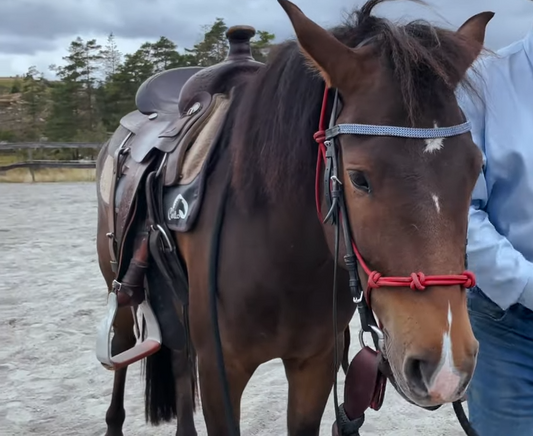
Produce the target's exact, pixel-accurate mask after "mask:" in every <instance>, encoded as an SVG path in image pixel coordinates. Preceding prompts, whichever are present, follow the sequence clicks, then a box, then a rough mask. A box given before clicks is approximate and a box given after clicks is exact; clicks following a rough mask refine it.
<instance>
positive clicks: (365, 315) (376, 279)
mask: <svg viewBox="0 0 533 436" xmlns="http://www.w3.org/2000/svg"><path fill="white" fill-rule="evenodd" d="M332 90H333V89H330V88H328V87H327V86H326V87H325V90H324V96H323V101H322V109H321V112H320V121H319V129H318V131H317V132H316V133H315V135H314V139H315V141H316V142H317V143H318V145H319V147H318V157H317V166H316V179H315V200H316V208H317V214H318V217H319V219H320V220H321V221H322V222H323V223H330V224H331V225H333V226H334V228H335V244H334V245H335V248H334V251H335V253H334V268H335V270H334V283H333V326H334V334H335V342H334V347H335V349H334V356H335V357H334V358H335V362H334V368H335V386H334V402H335V412H336V414H337V422H340V421H344V422H346V417H344V419H342V418H343V417H341V416H340V414H339V406H338V397H337V368H338V362H337V356H338V353H337V349H338V344H337V268H338V261H339V259H338V258H339V239H340V231H341V228H342V233H343V236H344V245H345V249H346V254H345V256H344V262H345V266H346V269H347V270H348V273H349V288H350V292H351V296H352V298H353V301H354V303H355V304H356V305H357V310H358V313H359V316H360V320H361V331H360V334H359V337H360V341H361V346H362V347H363V346H364V343H363V341H362V336H363V333H364V332H369V333H370V334H371V335H372V339H373V342H374V345H375V347H376V353H377V354H378V355H379V358H380V359H381V360H382V361H384V362H386V355H385V354H384V350H383V347H384V336H383V331H382V325H381V323H380V322H379V323H378V322H376V319H375V317H374V313H373V311H372V308H371V291H372V290H373V289H377V288H379V287H408V288H411V289H412V290H414V291H419V292H422V291H424V290H425V289H426V288H427V287H429V286H456V285H461V286H464V287H465V288H470V287H473V286H475V275H474V274H473V273H472V272H470V271H468V270H466V257H465V271H464V272H463V273H462V274H457V275H428V276H426V275H425V274H424V273H423V272H413V273H411V274H410V275H409V276H406V277H394V276H384V275H382V274H381V273H380V272H378V271H376V270H373V269H371V268H370V267H369V266H368V265H367V264H366V262H365V260H364V259H363V256H362V255H361V253H360V252H359V250H358V249H357V245H356V243H355V240H354V238H353V235H352V234H351V231H350V227H349V223H348V214H347V209H346V201H345V197H344V193H343V184H342V182H341V180H340V178H339V144H338V137H339V136H340V135H367V136H393V137H404V138H417V139H432V138H445V137H452V136H457V135H461V134H464V133H467V132H469V131H470V130H471V125H470V122H468V121H466V122H464V123H462V124H458V125H454V126H449V127H435V128H413V127H399V126H380V125H368V124H336V120H337V117H338V114H339V112H340V106H341V101H340V97H339V92H338V90H337V89H334V92H335V94H334V97H333V107H332V110H331V115H330V120H329V126H328V128H327V129H326V124H325V123H326V114H327V108H328V101H329V95H330V94H329V93H330V91H332ZM322 169H323V171H322ZM322 172H323V175H322ZM321 179H322V181H321ZM321 185H322V186H323V194H324V200H325V203H326V210H327V211H328V212H327V214H326V216H325V217H324V218H322V207H321V203H322V202H321V195H320V194H321V193H320V187H321ZM357 264H359V266H360V267H361V268H362V269H363V271H364V272H365V274H366V275H367V277H368V279H367V287H366V289H364V290H363V288H362V286H361V280H360V277H359V273H358V269H357ZM387 365H388V364H387ZM387 377H389V379H390V380H391V382H392V384H393V385H395V383H394V380H392V374H391V373H390V371H388V374H387ZM383 383H386V378H384V379H383ZM395 387H396V389H397V390H399V389H398V388H397V386H396V385H395ZM382 390H383V391H384V385H383V386H382ZM400 393H401V392H400ZM402 396H403V397H404V398H405V399H407V400H408V401H409V402H411V401H410V400H409V399H408V398H406V397H405V395H402ZM379 397H381V398H379ZM382 397H383V393H381V395H379V394H378V398H377V399H376V398H374V399H373V402H372V403H371V404H370V405H369V406H370V407H372V408H374V409H375V410H377V409H379V407H381V404H380V403H381V402H382V400H383V398H382ZM454 406H455V404H454ZM456 413H457V411H456ZM362 422H363V421H362V420H361V421H360V424H362ZM461 425H462V426H463V422H462V421H461ZM463 428H465V427H464V426H463ZM354 430H357V429H352V430H351V431H354ZM469 430H472V431H473V429H471V428H469V429H468V430H467V429H466V428H465V431H466V432H467V434H471V433H469Z"/></svg>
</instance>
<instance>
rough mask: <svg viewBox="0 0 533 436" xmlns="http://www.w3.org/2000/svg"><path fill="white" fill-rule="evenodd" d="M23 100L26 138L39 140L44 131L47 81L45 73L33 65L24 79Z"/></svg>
mask: <svg viewBox="0 0 533 436" xmlns="http://www.w3.org/2000/svg"><path fill="white" fill-rule="evenodd" d="M21 88H22V89H21V91H22V93H21V100H22V104H23V111H24V115H25V118H26V120H25V123H26V124H27V127H26V129H25V130H26V134H25V136H26V138H27V139H28V140H33V141H38V140H39V139H40V138H41V136H42V133H43V127H44V125H43V124H44V123H43V121H44V120H43V115H44V111H45V109H46V106H47V103H48V98H47V88H48V86H47V82H46V80H45V79H44V76H43V73H41V72H40V71H37V69H36V68H35V66H31V67H30V68H29V69H28V71H27V72H26V75H25V76H24V78H23V80H22V87H21Z"/></svg>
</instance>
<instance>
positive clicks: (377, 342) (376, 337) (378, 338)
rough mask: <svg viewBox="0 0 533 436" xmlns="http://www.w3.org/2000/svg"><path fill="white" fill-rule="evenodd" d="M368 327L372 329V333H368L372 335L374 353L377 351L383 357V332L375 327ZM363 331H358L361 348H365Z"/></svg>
mask: <svg viewBox="0 0 533 436" xmlns="http://www.w3.org/2000/svg"><path fill="white" fill-rule="evenodd" d="M369 327H370V328H371V329H372V332H371V333H370V334H371V335H372V339H373V341H374V346H375V347H376V351H379V352H380V353H381V354H383V355H385V338H384V336H383V332H382V331H381V329H380V328H379V327H376V326H375V325H372V324H371V325H369ZM364 333H365V331H364V330H363V329H361V330H359V344H360V345H361V348H365V347H366V344H365V338H364V336H363V335H364Z"/></svg>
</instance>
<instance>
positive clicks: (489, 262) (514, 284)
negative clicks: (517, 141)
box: [459, 91, 533, 310]
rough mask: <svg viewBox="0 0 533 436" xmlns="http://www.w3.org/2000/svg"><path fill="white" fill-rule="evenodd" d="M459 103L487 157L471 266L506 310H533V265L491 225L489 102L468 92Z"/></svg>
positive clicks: (473, 223)
mask: <svg viewBox="0 0 533 436" xmlns="http://www.w3.org/2000/svg"><path fill="white" fill-rule="evenodd" d="M459 103H460V105H461V108H462V110H463V112H464V114H465V116H466V118H467V119H468V120H469V121H470V122H471V124H472V132H471V133H472V139H473V140H474V143H475V144H476V145H477V146H478V147H479V148H480V150H481V152H482V154H483V169H482V171H481V173H480V175H479V177H478V180H477V183H476V185H475V187H474V191H473V193H472V200H471V205H470V210H469V223H468V245H467V255H468V264H469V265H468V266H469V269H470V270H471V271H473V272H474V274H475V275H476V282H477V285H478V286H479V288H480V289H481V290H482V291H483V292H484V293H485V294H486V295H487V296H488V297H489V298H490V299H491V300H492V301H494V302H495V303H496V304H498V305H499V306H500V307H501V308H502V309H504V310H505V309H507V308H508V307H509V306H511V305H513V304H515V303H517V302H518V303H521V304H524V305H525V306H527V307H530V308H533V263H531V262H529V261H528V260H527V259H526V258H525V257H524V256H523V255H522V254H521V253H520V252H519V251H517V250H516V249H515V248H514V247H513V245H512V244H511V242H509V240H508V239H507V238H506V237H504V236H503V235H502V234H500V233H499V232H498V231H497V230H496V228H495V227H494V225H493V224H492V223H491V221H490V217H489V215H488V213H487V212H486V206H487V203H488V200H489V198H490V187H489V186H488V185H487V181H486V178H485V177H486V169H487V167H488V166H489V167H490V162H487V158H486V154H485V149H486V143H485V114H486V111H485V107H486V106H485V102H484V98H481V99H480V98H478V97H476V96H473V95H471V94H467V93H466V92H464V91H463V92H462V93H459Z"/></svg>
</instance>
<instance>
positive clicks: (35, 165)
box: [0, 142, 103, 181]
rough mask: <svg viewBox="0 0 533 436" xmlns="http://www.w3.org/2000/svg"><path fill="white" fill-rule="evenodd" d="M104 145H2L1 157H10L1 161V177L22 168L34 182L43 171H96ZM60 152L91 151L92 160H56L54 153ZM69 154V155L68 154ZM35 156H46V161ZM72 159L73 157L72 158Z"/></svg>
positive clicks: (57, 143) (48, 143)
mask: <svg viewBox="0 0 533 436" xmlns="http://www.w3.org/2000/svg"><path fill="white" fill-rule="evenodd" d="M102 145H103V144H102V143H93V142H16V143H0V156H2V155H4V156H8V157H9V159H7V161H2V160H0V175H1V174H6V172H7V171H9V170H16V169H20V168H24V169H28V170H29V172H30V174H31V179H32V181H35V172H36V171H38V170H41V169H53V168H67V169H68V168H70V169H94V168H95V167H96V160H95V157H96V155H97V154H98V152H99V150H100V148H101V147H102ZM55 150H59V151H64V150H80V151H81V150H85V151H89V153H88V154H90V155H91V156H90V158H83V159H78V160H73V159H72V158H67V159H66V158H65V156H64V154H65V153H63V155H62V158H58V159H56V158H54V156H53V154H54V153H53V151H55ZM67 154H68V153H67ZM35 155H41V156H43V155H44V157H45V158H44V159H42V158H36V156H35ZM70 157H72V156H70Z"/></svg>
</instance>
